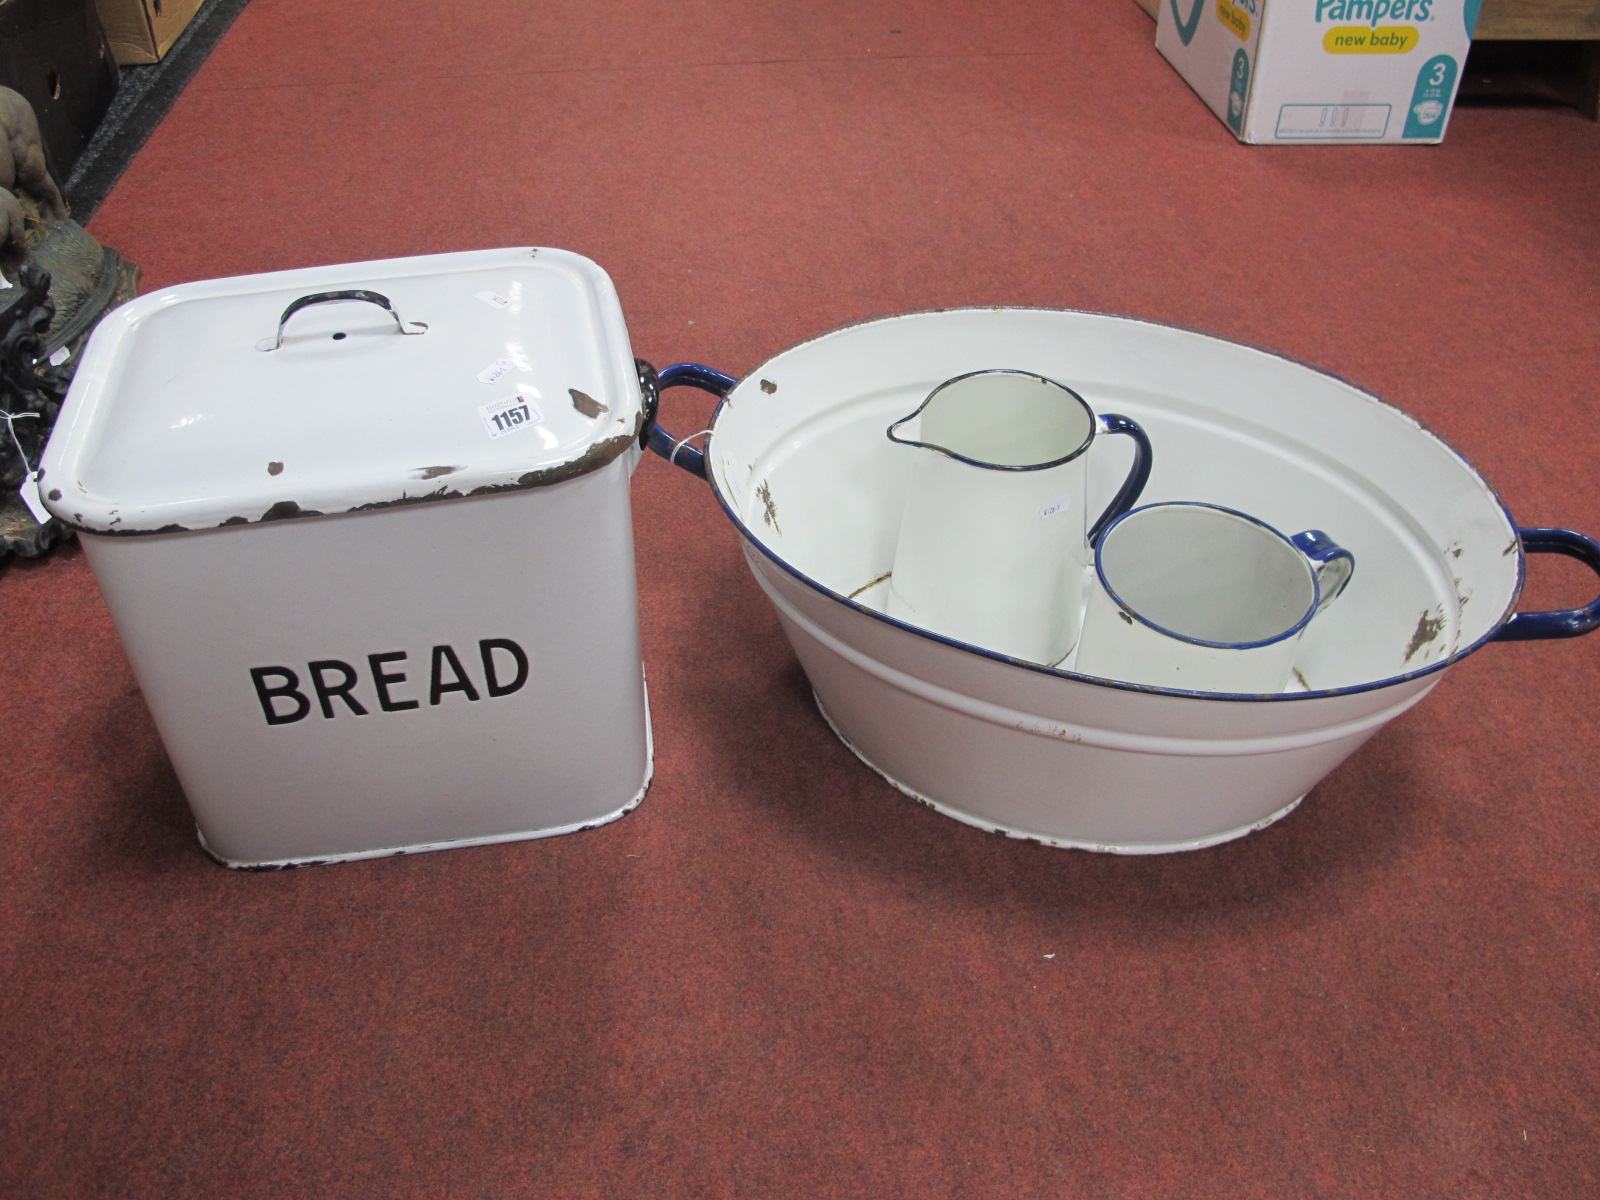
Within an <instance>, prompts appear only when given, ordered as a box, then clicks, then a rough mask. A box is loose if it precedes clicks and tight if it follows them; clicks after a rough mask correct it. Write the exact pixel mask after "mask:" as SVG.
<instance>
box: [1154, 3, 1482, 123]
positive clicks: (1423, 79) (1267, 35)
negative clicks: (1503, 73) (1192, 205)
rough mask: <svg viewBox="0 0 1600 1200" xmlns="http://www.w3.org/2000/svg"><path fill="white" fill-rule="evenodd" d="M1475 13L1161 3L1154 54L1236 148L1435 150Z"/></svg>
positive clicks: (1441, 7)
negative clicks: (1380, 145) (1331, 145)
mask: <svg viewBox="0 0 1600 1200" xmlns="http://www.w3.org/2000/svg"><path fill="white" fill-rule="evenodd" d="M1478 7H1479V0H1162V3H1161V9H1160V15H1159V16H1158V18H1157V24H1156V48H1157V49H1158V50H1160V51H1161V53H1162V54H1164V55H1165V56H1166V57H1167V59H1168V60H1169V61H1170V62H1171V63H1172V65H1173V66H1174V67H1176V68H1177V71H1178V74H1180V75H1182V76H1183V78H1184V79H1185V80H1186V81H1187V82H1188V84H1189V86H1190V87H1192V88H1194V90H1195V92H1196V93H1197V94H1198V95H1199V96H1200V98H1201V99H1202V100H1204V101H1205V102H1206V104H1207V105H1209V106H1210V108H1211V111H1212V112H1214V113H1216V114H1217V116H1218V117H1219V118H1220V119H1221V120H1222V122H1223V123H1224V124H1225V125H1227V127H1228V128H1229V129H1231V130H1233V132H1234V135H1235V136H1236V137H1237V138H1238V139H1239V140H1240V141H1241V142H1257V143H1265V142H1276V143H1281V142H1296V143H1308V142H1390V143H1428V142H1438V141H1440V140H1442V139H1443V137H1444V131H1445V126H1446V125H1447V124H1448V123H1449V120H1450V109H1451V106H1452V105H1453V104H1454V102H1455V96H1456V84H1457V82H1458V81H1459V79H1460V77H1461V64H1462V63H1463V62H1464V61H1465V60H1466V57H1467V48H1468V47H1469V46H1470V45H1471V43H1472V27H1473V25H1474V24H1476V22H1477V18H1478Z"/></svg>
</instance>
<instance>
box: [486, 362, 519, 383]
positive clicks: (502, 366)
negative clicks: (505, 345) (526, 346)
mask: <svg viewBox="0 0 1600 1200" xmlns="http://www.w3.org/2000/svg"><path fill="white" fill-rule="evenodd" d="M516 369H517V364H516V363H514V362H512V361H511V360H510V359H509V358H497V359H495V360H494V361H493V362H492V363H490V364H489V365H488V366H487V367H485V368H484V369H483V370H481V371H479V372H478V382H479V383H495V382H497V381H499V380H501V379H504V378H505V377H506V376H507V375H509V374H511V372H513V371H515V370H516Z"/></svg>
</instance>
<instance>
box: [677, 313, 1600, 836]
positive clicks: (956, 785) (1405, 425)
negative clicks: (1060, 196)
mask: <svg viewBox="0 0 1600 1200" xmlns="http://www.w3.org/2000/svg"><path fill="white" fill-rule="evenodd" d="M996 369H1003V370H1011V371H1026V372H1032V373H1035V374H1037V375H1040V376H1043V377H1045V378H1047V379H1051V380H1054V381H1057V382H1059V383H1061V384H1063V385H1065V386H1066V387H1068V388H1071V389H1072V390H1073V391H1074V392H1076V393H1077V394H1079V395H1080V396H1082V397H1083V399H1084V400H1085V401H1086V402H1087V403H1088V404H1089V405H1090V406H1091V407H1092V408H1093V409H1094V410H1096V411H1112V410H1114V411H1115V412H1117V413H1121V414H1126V416H1127V417H1128V418H1131V419H1132V420H1133V421H1135V422H1137V423H1138V424H1139V425H1140V426H1142V427H1143V429H1144V430H1145V432H1146V433H1147V434H1148V435H1149V439H1150V443H1151V446H1152V447H1153V456H1152V457H1153V469H1152V472H1151V475H1150V478H1149V480H1148V483H1147V484H1146V486H1145V489H1144V492H1143V495H1142V496H1141V503H1145V504H1149V503H1155V502H1164V501H1184V502H1202V503H1206V504H1212V505H1220V506H1225V507H1228V508H1232V509H1236V510H1238V511H1241V512H1245V513H1250V514H1253V515H1254V516H1255V517H1256V518H1258V519H1260V520H1262V521H1265V522H1268V523H1270V524H1271V525H1273V526H1275V527H1276V528H1278V529H1285V530H1302V529H1308V528H1311V527H1318V528H1323V529H1327V530H1329V531H1332V532H1334V533H1335V534H1336V536H1337V538H1338V541H1339V543H1340V544H1341V545H1342V546H1344V547H1346V548H1347V549H1348V551H1349V552H1350V554H1352V555H1353V556H1354V560H1355V561H1356V562H1357V563H1359V564H1360V566H1359V568H1358V569H1357V570H1356V572H1355V573H1354V575H1353V577H1352V578H1351V581H1350V584H1349V586H1348V588H1346V589H1345V591H1344V594H1343V595H1342V596H1341V597H1340V599H1339V601H1338V603H1336V604H1333V605H1331V606H1329V607H1328V608H1327V610H1326V611H1325V612H1323V613H1321V615H1319V616H1318V617H1317V618H1316V620H1315V621H1313V622H1311V624H1310V625H1309V626H1308V627H1307V629H1306V631H1305V633H1304V636H1303V637H1302V638H1301V639H1300V641H1299V643H1298V645H1297V647H1296V659H1295V662H1294V666H1293V673H1292V675H1291V679H1290V684H1289V686H1288V687H1287V688H1286V689H1285V690H1283V691H1278V692H1272V693H1269V694H1234V693H1223V692H1215V691H1207V692H1204V693H1202V692H1196V691H1184V690H1181V689H1178V688H1167V687H1160V686H1150V685H1134V684H1129V683H1125V682H1121V681H1119V680H1112V679H1104V678H1099V677H1094V676H1090V675H1086V674H1083V673H1080V672H1078V671H1077V670H1075V657H1076V653H1077V651H1075V652H1074V654H1073V655H1072V656H1069V657H1068V658H1067V659H1066V660H1064V661H1063V662H1061V663H1060V664H1057V665H1054V666H1041V665H1038V664H1036V663H1032V662H1025V661H1022V660H1020V659H1014V658H1008V657H1006V656H1005V655H1003V654H1000V653H997V652H995V651H993V650H991V649H988V648H986V647H984V646H981V645H973V644H968V643H963V642H960V641H957V640H954V639H952V638H949V637H942V636H939V635H937V634H934V633H930V632H927V631H925V630H922V629H918V628H916V627H915V626H913V625H911V624H909V623H907V622H905V621H902V620H897V619H895V618H893V617H891V616H888V615H886V613H885V607H886V605H885V598H886V596H887V594H888V592H889V587H888V586H887V585H888V583H889V580H890V577H891V571H892V568H893V562H894V553H895V540H896V532H897V530H898V528H899V525H900V520H901V509H902V507H903V506H904V503H905V498H906V495H907V487H908V473H909V471H910V469H911V459H910V457H909V456H910V455H912V454H914V453H915V452H914V451H910V450H908V449H907V447H905V446H901V445H897V444H895V442H894V441H892V440H890V439H889V438H887V437H886V436H885V434H884V430H885V428H886V427H887V426H888V425H890V424H891V423H892V422H895V421H896V420H897V418H899V417H901V416H902V415H903V414H905V413H907V412H910V411H912V410H914V409H915V408H916V407H917V406H918V405H919V404H920V403H921V402H922V401H923V399H925V398H926V397H927V396H928V395H929V394H930V393H931V392H932V391H933V389H935V388H936V387H938V386H939V385H940V384H941V383H942V382H943V381H945V380H949V379H954V378H956V377H958V376H962V375H965V374H968V373H971V372H976V371H991V370H996ZM660 378H661V386H662V387H663V388H666V387H669V386H673V385H680V384H688V385H693V386H696V387H699V388H702V389H703V390H707V391H711V392H714V393H717V394H719V395H721V396H723V400H722V403H721V404H720V405H719V407H718V409H717V411H716V415H715V416H714V417H713V418H712V422H711V431H710V436H709V441H708V443H707V445H706V449H705V451H704V454H703V455H702V454H701V452H700V451H698V450H696V449H694V448H693V447H689V446H685V445H682V444H680V443H679V442H677V441H675V440H674V439H672V438H671V437H670V436H669V435H667V434H666V433H665V432H663V431H662V430H660V429H659V428H657V429H656V430H655V431H654V432H653V434H652V435H651V446H652V448H653V449H655V450H657V451H658V452H660V453H662V454H663V455H666V456H668V457H671V458H672V459H673V461H674V462H676V463H677V465H679V466H680V467H684V468H686V469H688V470H690V471H692V472H695V473H697V474H703V475H705V476H706V477H707V478H708V480H709V482H710V484H711V487H712V489H713V491H714V492H715V495H716V498H717V500H718V502H719V503H720V504H721V505H722V507H723V508H724V510H725V511H726V513H727V515H728V516H729V518H730V519H731V520H732V521H733V523H734V526H735V528H736V529H737V530H738V532H739V534H740V536H741V537H742V539H743V542H744V552H745V557H746V558H747V559H748V561H749V564H750V567H751V569H752V571H753V572H754V574H755V578H756V581H757V582H758V583H759V584H760V586H761V588H762V590H763V591H764V592H765V593H766V594H767V596H768V598H769V599H770V600H771V601H772V603H773V605H774V606H775V607H776V609H777V613H778V617H779V619H780V621H781V623H782V626H783V628H784V630H785V632H786V634H787V636H788V638H789V640H790V641H791V643H792V644H793V647H794V650H795V653H796V655H797V656H798V658H799V660H800V662H801V664H802V666H803V667H804V669H805V672H806V675H807V677H808V679H809V680H810V683H811V686H812V688H813V690H814V692H815V695H816V700H817V704H818V706H819V707H820V709H821V711H822V714H823V716H824V717H825V719H826V720H827V721H828V723H829V724H830V725H831V726H832V728H833V729H834V731H835V732H836V733H837V734H838V735H839V737H840V738H841V739H843V740H844V742H845V743H846V744H847V745H848V746H849V747H850V748H851V749H852V750H854V751H855V753H856V754H857V755H859V756H860V757H861V758H862V759H863V760H865V761H866V762H867V763H868V764H869V765H870V766H871V767H873V768H874V769H876V770H877V771H878V772H880V773H881V774H882V775H883V776H885V777H886V778H887V779H888V780H889V781H890V782H891V783H892V784H894V786H896V787H898V788H900V789H901V790H902V791H905V792H907V793H909V794H910V795H912V796H914V797H916V798H917V799H920V800H922V801H924V802H925V803H927V804H930V805H932V806H933V807H934V808H936V809H938V810H939V811H940V812H943V813H945V814H947V815H949V816H952V817H955V818H957V819H959V820H962V821H965V822H968V823H970V824H973V825H977V826H980V827H981V828H984V829H988V830H992V831H999V832H1003V833H1006V834H1010V835H1012V836H1016V837H1023V838H1031V839H1036V840H1038V841H1041V842H1045V843H1048V844H1051V845H1057V846H1070V847H1080V848H1085V849H1093V850H1107V851H1117V852H1124V853H1153V852H1161V851H1171V850H1186V849H1194V848H1198V847H1202V846H1208V845H1212V844H1215V843H1219V842H1223V841H1227V840H1228V839H1231V838H1235V837H1239V836H1241V835H1243V834H1246V833H1248V832H1250V831H1251V830H1253V829H1257V828H1260V827H1262V826H1264V825H1267V824H1269V823H1271V822H1273V821H1275V820H1277V819H1278V818H1279V817H1281V816H1283V815H1284V814H1285V813H1287V812H1289V811H1290V810H1291V809H1293V808H1294V806H1295V805H1296V804H1298V803H1299V802H1300V800H1301V799H1302V798H1303V797H1304V796H1305V794H1306V793H1307V792H1309V791H1310V790H1311V789H1312V788H1313V787H1314V786H1315V785H1316V784H1317V782H1318V781H1319V780H1321V779H1322V778H1323V777H1324V776H1325V775H1327V774H1328V772H1330V771H1331V770H1333V769H1334V768H1335V767H1336V766H1337V765H1338V764H1339V763H1340V762H1342V761H1343V760H1344V759H1345V758H1346V757H1347V756H1348V755H1349V754H1351V753H1352V752H1353V751H1354V750H1355V749H1356V748H1357V747H1359V746H1360V745H1361V744H1362V743H1363V742H1364V741H1366V739H1367V738H1369V737H1371V736H1372V735H1373V733H1374V732H1376V731H1377V730H1378V729H1380V728H1382V727H1383V726H1384V725H1385V724H1386V723H1387V722H1389V721H1392V720H1393V719H1394V718H1396V717H1398V716H1399V715H1400V714H1402V713H1404V712H1405V711H1406V710H1407V709H1409V708H1411V707H1412V706H1413V705H1415V704H1417V703H1418V702H1419V701H1420V700H1422V699H1423V697H1424V696H1426V695H1427V693H1428V692H1429V691H1430V690H1431V689H1432V688H1433V687H1434V686H1435V684H1437V683H1438V681H1439V679H1440V677H1441V674H1442V672H1443V671H1444V670H1446V669H1447V668H1448V667H1449V666H1450V664H1452V663H1454V662H1456V661H1457V660H1459V659H1460V658H1461V657H1462V656H1464V655H1466V654H1468V653H1471V652H1472V651H1474V650H1476V649H1478V648H1479V647H1481V646H1483V645H1484V644H1486V643H1487V642H1490V641H1493V640H1496V639H1499V640H1521V639H1532V638H1549V637H1571V636H1574V635H1577V634H1582V633H1587V632H1589V631H1590V630H1592V629H1593V628H1595V626H1596V624H1600V601H1596V602H1595V603H1594V604H1591V605H1589V606H1588V607H1587V608H1583V609H1577V610H1572V611H1567V612H1554V613H1517V612H1516V611H1515V608H1516V603H1517V598H1518V595H1519V593H1520V590H1521V586H1522V579H1523V567H1524V554H1525V552H1528V551H1538V552H1551V553H1560V554H1566V555H1569V556H1572V557H1575V558H1578V559H1580V560H1582V561H1584V562H1585V563H1587V564H1588V565H1589V566H1590V567H1591V568H1592V569H1594V570H1595V571H1596V572H1597V573H1600V544H1597V543H1595V542H1594V541H1593V540H1591V539H1589V538H1587V537H1584V536H1582V535H1580V534H1576V533H1572V532H1569V531H1567V530H1561V529H1519V528H1518V527H1517V526H1516V525H1515V524H1514V523H1513V522H1512V520H1511V517H1510V516H1509V514H1508V513H1507V512H1506V510H1505V508H1504V507H1503V506H1502V504H1501V503H1500V501H1499V499H1498V497H1497V496H1496V495H1495V493H1494V491H1493V490H1492V489H1491V488H1490V487H1489V485H1488V484H1487V483H1485V482H1484V481H1483V479H1481V478H1480V477H1479V476H1478V474H1477V473H1476V472H1475V471H1474V470H1473V469H1472V467H1471V466H1470V465H1469V464H1468V463H1467V462H1466V461H1465V460H1464V459H1463V458H1462V457H1461V456H1460V455H1459V454H1457V453H1456V452H1455V451H1454V450H1452V449H1451V448H1450V447H1449V446H1447V445H1445V444H1444V443H1443V442H1442V441H1440V440H1439V439H1438V438H1437V437H1435V436H1434V435H1432V434H1431V433H1429V432H1428V431H1426V430H1424V429H1423V428H1421V427H1420V426H1419V425H1418V424H1417V422H1416V421H1414V420H1412V419H1411V418H1410V417H1408V416H1406V415H1405V414H1404V413H1402V412H1400V411H1399V410H1397V409H1395V408H1392V407H1390V406H1389V405H1386V404H1384V403H1382V402H1381V401H1379V400H1378V399H1376V398H1375V397H1373V396H1371V395H1369V394H1367V393H1365V392H1362V391H1360V390H1359V389H1357V388H1355V387H1353V386H1351V385H1349V384H1347V383H1345V382H1343V381H1341V380H1339V379H1336V378H1334V377H1332V376H1329V375H1326V374H1323V373H1321V372H1319V371H1315V370H1312V369H1310V368H1308V367H1305V366H1303V365H1300V364H1297V363H1294V362H1290V361H1287V360H1285V359H1283V358H1280V357H1277V356H1275V355H1272V354H1268V353H1265V352H1262V351H1259V350H1255V349H1251V348H1249V347H1246V346H1241V345H1237V344H1234V343H1230V342H1225V341H1222V340H1219V339H1217V338H1213V337H1208V336H1205V335H1202V334H1198V333H1193V332H1189V331H1186V330H1182V329H1176V328H1172V327H1168V326H1162V325H1156V324H1151V323H1148V322H1143V321H1137V320H1131V319H1127V318H1120V317H1111V316H1104V315H1099V314H1093V313H1083V312H1071V311H1057V310H1040V309H990V308H985V309H969V310H950V311H943V312H931V313H918V314H909V315H905V316H899V317H892V318H888V319H885V320H879V321H871V322H867V323H864V324H860V325H855V326H851V327H848V328H845V329H841V330H838V331H836V332H833V333H830V334H827V335H824V336H822V337H819V338H817V339H815V340H813V341H810V342H806V343H804V344H802V345H800V346H797V347H795V348H793V349H791V350H788V351H785V352H783V353H781V354H779V355H777V356H776V357H775V358H772V359H770V360H768V361H767V362H765V363H763V364H762V365H760V366H759V367H757V368H756V369H755V370H753V371H751V372H750V373H749V374H748V375H747V376H746V377H745V378H744V379H743V380H740V381H737V382H736V381H735V380H734V379H732V378H731V377H728V376H725V375H723V374H721V373H719V372H716V371H713V370H710V369H709V368H706V367H702V366H699V365H696V364H679V365H677V366H674V367H668V368H666V369H665V370H663V371H662V372H661V377H660ZM914 436H915V431H914V430H913V431H910V432H909V433H908V434H907V437H908V438H913V437H914ZM1117 440H1119V441H1123V442H1124V443H1126V441H1127V440H1126V439H1117ZM1132 452H1133V451H1132V448H1131V447H1130V446H1128V445H1126V444H1125V445H1123V446H1121V447H1116V448H1115V449H1113V448H1109V447H1108V449H1107V452H1106V453H1105V454H1104V455H1103V456H1101V457H1100V458H1099V459H1098V460H1096V459H1091V478H1090V482H1089V491H1090V495H1089V500H1088V506H1089V511H1090V512H1091V513H1093V512H1098V511H1100V510H1101V508H1103V507H1104V506H1105V503H1106V500H1107V497H1109V496H1110V495H1111V494H1112V492H1113V490H1114V489H1115V488H1116V487H1117V486H1118V484H1119V482H1120V481H1121V480H1122V478H1123V476H1124V475H1125V474H1126V472H1127V470H1128V462H1129V459H1130V456H1131V454H1132ZM1096 472H1098V474H1096ZM1081 648H1082V646H1081V643H1080V646H1079V650H1081Z"/></svg>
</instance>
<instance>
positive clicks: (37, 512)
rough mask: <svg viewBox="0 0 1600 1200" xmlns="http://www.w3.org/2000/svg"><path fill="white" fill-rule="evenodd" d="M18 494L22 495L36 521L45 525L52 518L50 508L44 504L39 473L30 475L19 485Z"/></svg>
mask: <svg viewBox="0 0 1600 1200" xmlns="http://www.w3.org/2000/svg"><path fill="white" fill-rule="evenodd" d="M17 495H19V496H21V497H22V502H23V503H24V504H26V505H27V506H28V511H29V512H31V513H32V514H33V519H34V520H35V521H37V522H39V524H41V525H44V524H46V523H47V522H48V521H49V520H50V510H49V509H48V508H46V507H45V506H44V499H43V497H41V496H40V495H39V476H38V474H37V473H35V474H32V475H29V476H28V477H27V478H25V479H24V480H23V481H22V483H21V484H19V485H18V487H17Z"/></svg>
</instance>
